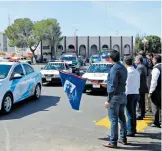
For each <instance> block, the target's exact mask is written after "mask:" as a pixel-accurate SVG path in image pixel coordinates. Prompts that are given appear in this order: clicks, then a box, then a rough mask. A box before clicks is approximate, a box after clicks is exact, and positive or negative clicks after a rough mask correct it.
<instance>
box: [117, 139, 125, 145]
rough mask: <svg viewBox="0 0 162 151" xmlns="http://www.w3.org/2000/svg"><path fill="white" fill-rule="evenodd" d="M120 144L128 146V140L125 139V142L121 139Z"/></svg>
mask: <svg viewBox="0 0 162 151" xmlns="http://www.w3.org/2000/svg"><path fill="white" fill-rule="evenodd" d="M118 143H120V144H123V145H127V139H125V140H121V139H119V140H118Z"/></svg>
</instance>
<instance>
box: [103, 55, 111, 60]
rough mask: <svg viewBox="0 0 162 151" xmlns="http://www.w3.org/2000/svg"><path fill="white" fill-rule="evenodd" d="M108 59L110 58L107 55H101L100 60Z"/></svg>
mask: <svg viewBox="0 0 162 151" xmlns="http://www.w3.org/2000/svg"><path fill="white" fill-rule="evenodd" d="M108 58H110V57H109V56H108V55H103V56H102V59H108Z"/></svg>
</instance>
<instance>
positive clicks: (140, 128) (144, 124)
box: [95, 116, 153, 132]
mask: <svg viewBox="0 0 162 151" xmlns="http://www.w3.org/2000/svg"><path fill="white" fill-rule="evenodd" d="M152 121H153V116H146V117H145V118H144V120H137V127H136V128H137V132H144V129H145V128H146V127H147V126H148V125H149V124H151V123H152ZM95 124H96V125H97V126H104V127H107V128H110V126H111V123H110V120H109V119H108V117H105V118H103V119H101V120H99V121H97V122H95Z"/></svg>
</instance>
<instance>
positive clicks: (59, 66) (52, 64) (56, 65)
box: [44, 63, 65, 70]
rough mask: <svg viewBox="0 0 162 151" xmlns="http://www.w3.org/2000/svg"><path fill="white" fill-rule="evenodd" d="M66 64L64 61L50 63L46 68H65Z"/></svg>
mask: <svg viewBox="0 0 162 151" xmlns="http://www.w3.org/2000/svg"><path fill="white" fill-rule="evenodd" d="M64 69H65V66H64V64H63V63H48V64H47V65H46V66H45V67H44V70H64Z"/></svg>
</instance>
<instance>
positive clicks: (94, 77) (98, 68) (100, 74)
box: [82, 62, 112, 91]
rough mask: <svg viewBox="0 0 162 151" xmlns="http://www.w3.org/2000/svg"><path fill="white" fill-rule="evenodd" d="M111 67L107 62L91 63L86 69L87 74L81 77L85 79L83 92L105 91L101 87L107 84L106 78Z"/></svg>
mask: <svg viewBox="0 0 162 151" xmlns="http://www.w3.org/2000/svg"><path fill="white" fill-rule="evenodd" d="M111 67H112V64H111V63H108V62H100V63H92V64H91V65H90V66H89V68H88V69H87V72H86V73H85V74H83V75H82V77H83V78H86V79H87V82H86V84H85V91H87V90H90V91H93V90H97V91H98V90H103V91H105V90H106V88H105V87H104V86H103V85H106V84H107V76H108V73H109V71H110V69H111ZM99 83H100V84H101V85H100V84H99Z"/></svg>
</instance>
